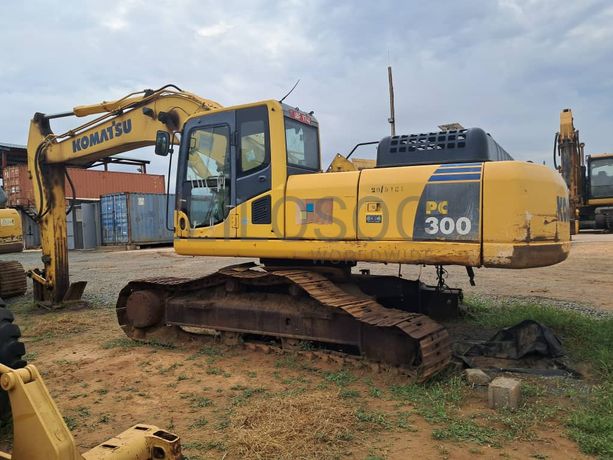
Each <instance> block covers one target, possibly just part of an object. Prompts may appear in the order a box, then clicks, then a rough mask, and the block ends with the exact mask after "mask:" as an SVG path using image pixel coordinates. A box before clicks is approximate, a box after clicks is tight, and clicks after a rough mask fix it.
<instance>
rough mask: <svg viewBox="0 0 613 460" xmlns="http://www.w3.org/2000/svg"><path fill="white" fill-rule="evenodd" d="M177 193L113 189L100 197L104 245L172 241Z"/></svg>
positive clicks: (138, 244)
mask: <svg viewBox="0 0 613 460" xmlns="http://www.w3.org/2000/svg"><path fill="white" fill-rule="evenodd" d="M174 203H175V196H174V195H170V197H169V198H168V202H167V200H166V195H165V194H155V193H112V194H109V195H104V196H101V197H100V221H101V225H102V244H103V245H111V246H113V245H124V244H125V245H135V246H142V245H151V244H162V243H171V242H172V239H173V232H172V231H171V230H168V229H167V228H166V224H167V223H168V225H169V226H170V227H171V228H172V223H173V213H174Z"/></svg>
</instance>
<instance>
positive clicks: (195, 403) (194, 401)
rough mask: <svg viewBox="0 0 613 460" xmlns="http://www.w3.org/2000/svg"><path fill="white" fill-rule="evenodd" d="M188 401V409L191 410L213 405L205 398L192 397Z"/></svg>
mask: <svg viewBox="0 0 613 460" xmlns="http://www.w3.org/2000/svg"><path fill="white" fill-rule="evenodd" d="M190 399H191V401H190V407H191V408H192V409H197V408H201V407H209V406H212V405H213V401H212V400H211V399H209V398H207V397H205V396H193V397H191V398H190Z"/></svg>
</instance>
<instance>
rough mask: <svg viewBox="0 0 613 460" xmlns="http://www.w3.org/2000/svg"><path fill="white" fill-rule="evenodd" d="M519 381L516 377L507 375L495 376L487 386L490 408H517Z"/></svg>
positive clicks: (519, 396)
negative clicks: (512, 377)
mask: <svg viewBox="0 0 613 460" xmlns="http://www.w3.org/2000/svg"><path fill="white" fill-rule="evenodd" d="M520 386H521V382H520V381H519V380H517V379H511V378H508V377H496V378H495V379H494V380H492V383H490V385H489V387H488V392H487V396H488V401H489V405H490V407H491V408H492V409H498V408H503V407H504V408H507V409H517V408H518V407H519V401H520V398H521V394H520Z"/></svg>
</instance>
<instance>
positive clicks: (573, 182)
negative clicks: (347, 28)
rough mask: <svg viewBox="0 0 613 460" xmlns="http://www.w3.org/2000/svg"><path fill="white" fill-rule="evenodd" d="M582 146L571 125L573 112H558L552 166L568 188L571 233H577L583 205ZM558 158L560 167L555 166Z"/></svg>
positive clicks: (583, 167)
mask: <svg viewBox="0 0 613 460" xmlns="http://www.w3.org/2000/svg"><path fill="white" fill-rule="evenodd" d="M583 147H584V144H583V143H581V142H579V131H578V130H577V129H575V125H574V123H573V112H572V110H571V109H564V110H562V111H561V112H560V131H559V132H558V133H556V141H555V146H554V148H555V149H557V151H556V152H554V164H555V166H556V169H558V171H559V172H560V174H562V177H563V178H564V182H566V186H567V187H568V195H569V207H570V213H571V216H570V228H571V233H572V234H576V233H579V207H580V206H582V205H584V204H585V201H586V200H585V196H584V192H583V177H584V174H585V171H584V169H585V160H584V158H585V156H584V153H583ZM558 156H559V158H560V165H558V164H557V160H558Z"/></svg>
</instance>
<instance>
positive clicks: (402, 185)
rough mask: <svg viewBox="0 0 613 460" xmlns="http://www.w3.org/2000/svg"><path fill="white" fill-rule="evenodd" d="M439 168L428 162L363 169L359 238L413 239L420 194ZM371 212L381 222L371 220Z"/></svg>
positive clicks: (359, 205)
mask: <svg viewBox="0 0 613 460" xmlns="http://www.w3.org/2000/svg"><path fill="white" fill-rule="evenodd" d="M436 168H437V166H436V165H426V166H404V167H398V168H381V169H368V170H364V171H362V175H361V177H360V187H359V202H358V210H357V212H358V218H357V221H358V239H360V240H375V241H377V240H381V241H386V240H395V241H403V240H411V239H413V226H414V224H415V213H416V211H417V206H418V204H419V198H420V197H421V196H422V193H423V191H424V187H425V186H426V183H427V182H428V178H429V177H430V176H431V175H432V173H433V172H434V171H435V170H436ZM367 216H372V217H371V218H370V219H371V220H373V221H377V220H379V219H380V220H381V222H380V223H379V222H367ZM378 216H380V218H379V217H378Z"/></svg>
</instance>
